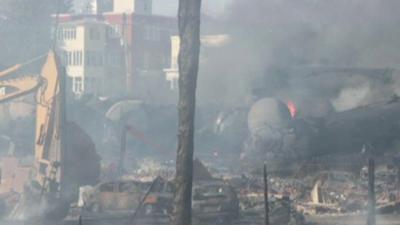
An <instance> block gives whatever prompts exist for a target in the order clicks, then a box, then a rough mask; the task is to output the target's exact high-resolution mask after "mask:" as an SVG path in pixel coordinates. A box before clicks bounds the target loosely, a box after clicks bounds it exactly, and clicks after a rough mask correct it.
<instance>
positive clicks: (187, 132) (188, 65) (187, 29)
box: [171, 0, 201, 225]
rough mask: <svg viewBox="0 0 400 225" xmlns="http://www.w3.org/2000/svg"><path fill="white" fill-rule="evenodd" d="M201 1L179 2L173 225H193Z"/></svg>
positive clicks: (181, 0) (183, 0)
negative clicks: (177, 116) (195, 120)
mask: <svg viewBox="0 0 400 225" xmlns="http://www.w3.org/2000/svg"><path fill="white" fill-rule="evenodd" d="M200 9H201V0H179V12H178V23H179V38H180V49H179V57H178V65H179V82H178V83H179V102H178V114H179V119H178V150H177V156H176V176H175V184H176V190H175V196H174V210H173V216H172V220H171V224H173V225H191V223H192V221H191V220H192V184H193V152H194V140H193V138H194V117H195V108H196V107H195V106H196V86H197V75H198V69H199V54H200V17H201V16H200V15H201V14H200Z"/></svg>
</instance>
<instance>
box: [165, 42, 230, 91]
mask: <svg viewBox="0 0 400 225" xmlns="http://www.w3.org/2000/svg"><path fill="white" fill-rule="evenodd" d="M229 40H230V38H229V36H228V35H224V34H221V35H204V36H201V37H200V42H201V51H200V63H204V62H205V61H206V59H205V58H206V57H205V55H206V53H207V51H208V49H210V48H214V49H216V48H219V47H222V46H224V45H226V44H227V43H228V42H229ZM179 49H180V39H179V36H171V56H170V60H171V61H170V64H169V67H168V68H166V69H164V73H165V80H166V81H167V82H168V84H169V88H170V89H171V90H177V89H178V79H179V67H178V55H179Z"/></svg>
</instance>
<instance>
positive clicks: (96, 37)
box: [89, 27, 100, 40]
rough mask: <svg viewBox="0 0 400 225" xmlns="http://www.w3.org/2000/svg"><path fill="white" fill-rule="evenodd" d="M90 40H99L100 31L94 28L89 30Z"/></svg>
mask: <svg viewBox="0 0 400 225" xmlns="http://www.w3.org/2000/svg"><path fill="white" fill-rule="evenodd" d="M89 38H90V40H100V31H99V30H98V29H96V28H94V27H91V28H90V29H89Z"/></svg>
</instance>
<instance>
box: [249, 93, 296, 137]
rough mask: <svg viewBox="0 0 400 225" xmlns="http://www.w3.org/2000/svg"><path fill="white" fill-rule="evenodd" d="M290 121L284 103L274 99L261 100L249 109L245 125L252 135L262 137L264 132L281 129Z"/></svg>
mask: <svg viewBox="0 0 400 225" xmlns="http://www.w3.org/2000/svg"><path fill="white" fill-rule="evenodd" d="M290 120H291V116H290V112H289V109H288V107H287V106H286V104H285V103H283V102H281V101H279V100H277V99H274V98H263V99H261V100H259V101H257V102H256V103H254V105H253V106H252V107H251V109H250V112H249V115H248V118H247V123H248V127H249V131H250V133H251V134H252V135H258V136H259V135H262V134H263V133H265V131H266V130H270V129H275V128H283V127H286V126H287V125H288V123H289V122H290Z"/></svg>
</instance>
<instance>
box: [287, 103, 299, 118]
mask: <svg viewBox="0 0 400 225" xmlns="http://www.w3.org/2000/svg"><path fill="white" fill-rule="evenodd" d="M286 105H287V107H288V109H289V112H290V115H291V116H292V118H295V117H296V115H297V108H296V105H295V104H294V102H292V101H291V100H289V101H287V103H286Z"/></svg>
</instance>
